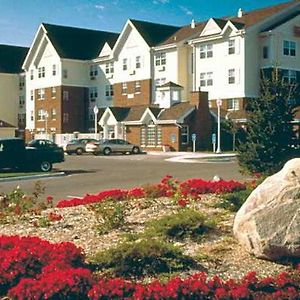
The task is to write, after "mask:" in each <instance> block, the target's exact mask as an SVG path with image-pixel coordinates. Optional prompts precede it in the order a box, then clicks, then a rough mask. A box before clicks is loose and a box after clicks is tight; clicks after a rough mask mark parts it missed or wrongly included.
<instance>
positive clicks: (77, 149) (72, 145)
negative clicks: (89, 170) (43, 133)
mask: <svg viewBox="0 0 300 300" xmlns="http://www.w3.org/2000/svg"><path fill="white" fill-rule="evenodd" d="M91 142H97V140H96V139H91V138H86V139H76V140H71V141H70V142H68V144H67V145H66V146H65V147H64V150H65V152H66V153H67V154H73V153H76V154H77V155H81V154H82V153H84V152H86V151H85V146H86V144H87V143H91Z"/></svg>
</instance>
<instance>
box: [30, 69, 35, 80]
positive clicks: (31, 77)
mask: <svg viewBox="0 0 300 300" xmlns="http://www.w3.org/2000/svg"><path fill="white" fill-rule="evenodd" d="M33 78H34V71H33V70H30V80H33Z"/></svg>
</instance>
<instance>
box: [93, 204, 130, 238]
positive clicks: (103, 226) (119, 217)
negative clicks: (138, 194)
mask: <svg viewBox="0 0 300 300" xmlns="http://www.w3.org/2000/svg"><path fill="white" fill-rule="evenodd" d="M89 209H90V210H91V211H93V212H94V214H95V216H96V218H97V220H98V222H99V226H98V227H97V230H98V232H99V234H106V233H109V232H110V230H113V229H119V228H121V227H122V226H124V225H125V216H126V213H127V211H128V203H127V202H126V201H119V200H118V201H116V200H114V199H106V200H105V201H103V202H99V203H96V204H93V205H90V206H89Z"/></svg>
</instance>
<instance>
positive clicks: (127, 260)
mask: <svg viewBox="0 0 300 300" xmlns="http://www.w3.org/2000/svg"><path fill="white" fill-rule="evenodd" d="M92 263H94V264H95V265H96V266H97V267H98V268H99V269H100V270H101V271H104V270H105V269H106V270H107V269H110V271H111V272H112V273H113V275H116V276H122V277H126V278H128V277H131V276H135V277H143V276H147V275H156V274H161V273H172V272H178V271H184V270H188V269H190V268H191V267H193V266H194V264H195V262H194V261H193V260H192V259H191V258H190V257H188V256H185V255H183V254H182V252H181V250H180V249H179V248H178V247H175V246H174V245H172V244H170V243H166V242H162V241H160V240H157V239H149V240H138V241H135V242H125V243H122V244H119V245H118V246H116V247H115V248H110V249H108V250H106V251H103V252H99V253H97V254H96V256H95V257H94V258H93V259H92Z"/></svg>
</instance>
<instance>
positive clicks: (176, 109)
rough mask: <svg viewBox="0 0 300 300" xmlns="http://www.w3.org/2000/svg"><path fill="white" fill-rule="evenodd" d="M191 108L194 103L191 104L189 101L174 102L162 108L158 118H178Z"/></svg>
mask: <svg viewBox="0 0 300 300" xmlns="http://www.w3.org/2000/svg"><path fill="white" fill-rule="evenodd" d="M193 108H195V105H191V104H190V103H189V102H180V103H178V104H174V105H173V106H171V107H170V108H167V109H165V110H163V111H162V112H161V114H160V115H159V117H158V120H161V121H162V120H165V121H167V120H178V119H180V118H181V117H182V116H184V115H185V114H186V113H187V112H188V111H189V110H191V109H193Z"/></svg>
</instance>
